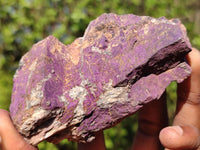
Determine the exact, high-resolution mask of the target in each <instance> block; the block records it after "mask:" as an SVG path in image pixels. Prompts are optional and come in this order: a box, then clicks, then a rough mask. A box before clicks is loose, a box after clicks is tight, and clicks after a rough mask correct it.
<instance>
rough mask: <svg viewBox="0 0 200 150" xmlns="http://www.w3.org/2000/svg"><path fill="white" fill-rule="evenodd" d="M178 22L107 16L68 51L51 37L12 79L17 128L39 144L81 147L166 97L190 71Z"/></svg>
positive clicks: (30, 54)
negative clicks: (66, 143)
mask: <svg viewBox="0 0 200 150" xmlns="http://www.w3.org/2000/svg"><path fill="white" fill-rule="evenodd" d="M190 50H191V46H190V43H189V40H188V38H187V36H186V31H185V29H184V27H183V25H181V23H180V21H179V20H170V21H169V20H167V19H166V18H164V17H162V18H159V19H154V18H151V17H147V16H135V15H132V14H129V15H121V16H118V15H116V14H103V15H101V16H100V17H98V18H97V19H95V20H94V21H92V22H91V23H90V24H89V26H88V28H87V29H86V31H85V34H84V36H83V37H81V38H77V39H76V40H75V41H74V42H73V43H72V44H70V45H68V46H66V45H64V44H62V43H61V42H59V41H58V40H57V39H56V38H54V37H53V36H49V37H47V38H46V39H44V40H42V41H40V42H38V43H37V44H35V45H34V46H33V47H32V49H31V50H30V51H29V52H28V53H27V54H25V55H24V56H23V58H22V59H21V61H20V65H19V69H18V70H17V72H16V74H15V76H14V87H13V93H12V102H11V105H10V112H11V117H12V120H13V122H14V124H15V126H16V128H17V129H18V131H19V132H20V133H21V134H22V135H23V136H24V137H25V139H26V140H27V141H28V142H29V143H31V144H33V145H36V144H38V143H39V142H41V141H43V140H48V141H51V142H53V143H57V142H59V141H60V140H62V139H63V138H68V139H70V140H74V141H79V142H89V141H91V140H93V139H94V133H95V132H98V131H100V130H102V129H105V128H109V127H111V126H113V125H114V124H116V123H117V122H118V121H120V120H121V119H123V118H125V117H126V116H128V115H131V114H133V113H135V112H136V111H137V110H138V109H139V108H141V107H142V106H143V105H144V104H145V103H148V102H149V101H152V100H154V99H158V98H160V96H161V95H162V93H163V92H164V90H165V88H166V87H167V86H168V85H169V84H170V82H171V81H177V82H182V81H183V80H184V79H185V78H187V77H188V76H189V75H190V72H191V69H190V67H189V66H188V65H187V63H186V62H185V55H186V54H187V53H188V52H189V51H190Z"/></svg>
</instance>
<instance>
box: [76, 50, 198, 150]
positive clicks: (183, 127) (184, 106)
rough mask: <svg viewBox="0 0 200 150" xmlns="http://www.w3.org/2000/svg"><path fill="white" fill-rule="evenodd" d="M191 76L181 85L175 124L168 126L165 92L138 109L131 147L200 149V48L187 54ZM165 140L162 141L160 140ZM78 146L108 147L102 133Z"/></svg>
mask: <svg viewBox="0 0 200 150" xmlns="http://www.w3.org/2000/svg"><path fill="white" fill-rule="evenodd" d="M187 59H188V62H189V64H190V65H191V68H192V74H191V76H190V77H189V78H188V79H186V80H185V81H184V82H183V83H181V84H179V85H178V91H177V94H178V100H177V109H176V116H175V118H174V122H173V126H168V127H166V126H167V125H168V115H167V105H166V95H165V93H164V94H163V95H162V97H161V98H160V99H159V100H155V101H152V102H150V103H149V104H146V105H145V106H144V107H143V108H142V109H141V110H140V111H139V128H138V131H137V133H136V137H135V139H134V142H133V146H132V150H160V149H162V145H163V146H164V147H165V150H183V149H187V150H200V52H199V51H198V50H196V49H193V50H192V52H190V53H189V54H188V58H187ZM161 143H162V144H161ZM78 148H79V150H93V149H97V150H105V144H104V139H103V133H99V135H98V136H96V140H95V141H93V142H91V143H87V144H79V146H78Z"/></svg>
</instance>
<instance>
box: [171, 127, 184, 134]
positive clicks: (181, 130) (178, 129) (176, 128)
mask: <svg viewBox="0 0 200 150" xmlns="http://www.w3.org/2000/svg"><path fill="white" fill-rule="evenodd" d="M172 128H173V129H174V130H175V132H176V133H177V134H178V135H179V136H182V135H183V129H182V128H181V127H180V126H173V127H172Z"/></svg>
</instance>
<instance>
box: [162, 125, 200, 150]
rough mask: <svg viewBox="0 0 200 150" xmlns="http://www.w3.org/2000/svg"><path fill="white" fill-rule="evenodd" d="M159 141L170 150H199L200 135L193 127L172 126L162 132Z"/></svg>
mask: <svg viewBox="0 0 200 150" xmlns="http://www.w3.org/2000/svg"><path fill="white" fill-rule="evenodd" d="M159 139H160V142H161V144H162V145H163V146H164V147H165V148H168V149H197V148H198V147H199V146H200V133H199V130H198V129H197V128H196V127H193V126H181V127H180V126H171V127H166V128H164V129H163V130H161V132H160V135H159Z"/></svg>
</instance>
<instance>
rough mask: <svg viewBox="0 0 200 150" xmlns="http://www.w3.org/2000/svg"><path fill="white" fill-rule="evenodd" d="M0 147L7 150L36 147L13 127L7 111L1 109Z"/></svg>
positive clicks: (28, 149)
mask: <svg viewBox="0 0 200 150" xmlns="http://www.w3.org/2000/svg"><path fill="white" fill-rule="evenodd" d="M0 149H2V150H9V149H16V150H17V149H20V150H23V149H24V150H36V149H37V148H36V147H33V146H31V145H29V144H28V143H26V141H25V140H24V139H23V137H22V136H21V135H20V134H19V133H18V132H17V130H16V129H15V127H14V125H13V123H12V121H11V118H10V115H9V112H8V111H6V110H3V109H0Z"/></svg>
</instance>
